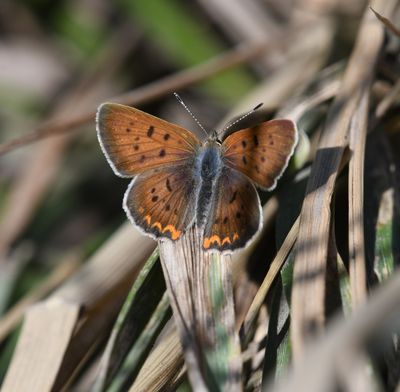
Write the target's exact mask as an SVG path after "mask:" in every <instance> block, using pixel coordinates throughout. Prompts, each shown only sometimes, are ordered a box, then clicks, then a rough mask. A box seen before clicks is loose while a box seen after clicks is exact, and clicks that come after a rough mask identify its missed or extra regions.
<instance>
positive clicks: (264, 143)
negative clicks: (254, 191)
mask: <svg viewBox="0 0 400 392" xmlns="http://www.w3.org/2000/svg"><path fill="white" fill-rule="evenodd" d="M296 143H297V130H296V125H295V124H294V122H293V121H290V120H271V121H266V122H263V123H261V124H259V125H257V126H255V127H251V128H246V129H242V130H240V131H237V132H235V133H233V134H231V135H229V136H228V137H227V138H226V139H225V140H224V142H223V151H224V153H223V160H224V163H225V164H226V165H227V166H229V167H231V168H233V169H236V170H239V171H241V172H242V173H243V174H245V175H246V176H247V177H249V178H250V179H251V180H253V181H254V182H255V183H256V184H257V185H258V186H260V187H261V188H264V189H267V190H271V189H273V188H274V187H275V185H276V181H277V180H278V178H279V177H280V176H281V175H282V173H283V171H284V170H285V168H286V166H287V164H288V162H289V159H290V157H291V155H292V153H293V150H294V147H295V146H296Z"/></svg>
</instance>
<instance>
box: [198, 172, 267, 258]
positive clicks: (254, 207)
mask: <svg viewBox="0 0 400 392" xmlns="http://www.w3.org/2000/svg"><path fill="white" fill-rule="evenodd" d="M211 206H212V207H211V210H210V212H209V216H208V219H207V223H206V224H205V228H204V237H203V248H204V249H205V250H209V249H216V250H219V251H221V252H224V251H226V252H229V251H230V252H232V251H234V250H236V249H239V248H242V247H244V246H245V245H246V244H247V243H248V242H249V241H250V240H251V238H252V237H253V236H254V235H255V234H256V232H257V231H258V230H259V228H260V226H261V205H260V200H259V198H258V194H257V191H256V189H255V187H254V185H253V184H252V183H251V182H250V181H249V179H248V178H246V177H245V176H244V175H243V174H241V173H240V172H238V171H236V170H233V169H230V168H229V167H223V168H222V170H221V174H220V177H219V179H218V181H217V183H216V187H215V194H214V196H213V200H212V203H211Z"/></svg>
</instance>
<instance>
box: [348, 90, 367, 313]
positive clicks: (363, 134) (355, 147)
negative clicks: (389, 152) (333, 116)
mask: <svg viewBox="0 0 400 392" xmlns="http://www.w3.org/2000/svg"><path fill="white" fill-rule="evenodd" d="M368 103H369V89H368V88H365V89H364V91H363V93H362V97H361V99H360V105H359V107H358V109H357V110H356V112H355V114H354V117H353V119H352V122H351V125H350V131H349V133H350V138H349V146H350V151H351V152H352V153H353V156H352V157H351V159H350V164H349V255H350V259H349V274H350V287H351V298H352V303H353V306H354V307H356V306H357V305H358V304H360V303H362V302H364V301H365V299H366V297H367V272H366V265H365V244H364V211H363V209H364V155H365V143H366V138H367V127H368V107H369V105H368Z"/></svg>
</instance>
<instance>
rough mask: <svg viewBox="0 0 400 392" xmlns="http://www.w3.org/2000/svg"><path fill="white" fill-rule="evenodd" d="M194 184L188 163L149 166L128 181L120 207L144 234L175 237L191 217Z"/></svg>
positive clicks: (193, 207) (182, 231)
mask: <svg viewBox="0 0 400 392" xmlns="http://www.w3.org/2000/svg"><path fill="white" fill-rule="evenodd" d="M196 188H197V184H196V180H195V179H194V177H193V175H192V167H191V166H190V165H180V166H174V167H165V168H158V169H154V170H149V171H147V172H145V173H142V174H139V175H138V176H137V177H135V179H134V180H133V181H132V182H131V184H130V185H129V187H128V190H127V191H126V193H125V197H124V204H123V205H124V210H125V212H126V214H127V215H128V218H129V219H130V220H131V221H132V223H133V224H135V225H136V226H138V227H139V228H140V229H141V230H143V231H144V232H145V233H147V234H148V235H150V236H152V237H153V238H155V239H159V238H163V237H165V238H169V239H171V240H174V241H175V240H177V239H179V238H180V237H181V235H182V234H183V233H184V232H185V230H186V229H187V228H188V227H189V226H190V225H191V223H192V222H193V220H194V216H195V199H196V196H195V195H196Z"/></svg>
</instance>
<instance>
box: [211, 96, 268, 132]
mask: <svg viewBox="0 0 400 392" xmlns="http://www.w3.org/2000/svg"><path fill="white" fill-rule="evenodd" d="M262 105H264V104H263V103H262V102H261V103H259V104H258V105H257V106H255V107H254V108H253V109H251V110H250V111H249V112H247V113H245V114H243V116H240V117H239V118H237V119H236V120H235V121H234V122H232V123H230V124H228V125H227V126H226V127H225V128H223V129H221V130H219V131H217V134H218V135H219V134H220V133H223V132H226V131H227V130H228V129H229V128H232V127H233V126H234V125H236V124H237V123H238V122H239V121H242V120H243V119H245V118H246V117H248V116H250V114H253V113H254V112H255V111H256V110H257V109H260V107H261V106H262Z"/></svg>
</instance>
